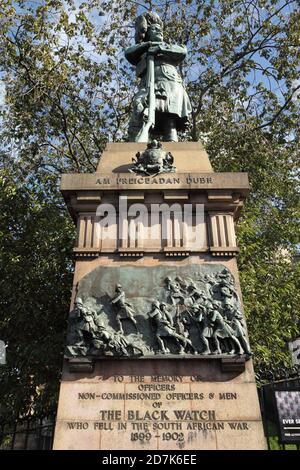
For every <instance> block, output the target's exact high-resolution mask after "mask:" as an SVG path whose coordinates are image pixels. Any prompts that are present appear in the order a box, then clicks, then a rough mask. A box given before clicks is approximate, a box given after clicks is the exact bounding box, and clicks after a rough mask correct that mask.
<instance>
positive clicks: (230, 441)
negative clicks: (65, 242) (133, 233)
mask: <svg viewBox="0 0 300 470" xmlns="http://www.w3.org/2000/svg"><path fill="white" fill-rule="evenodd" d="M163 147H164V149H165V150H166V151H168V152H171V153H172V155H173V156H174V165H175V166H176V167H177V172H176V173H174V174H173V173H169V174H161V175H158V177H162V178H163V180H161V181H160V180H157V181H154V180H153V178H152V177H141V176H136V175H133V174H131V173H129V167H130V165H131V159H132V157H134V156H135V154H136V153H137V152H138V151H143V150H144V149H145V144H138V143H114V144H108V145H107V148H106V150H105V151H104V153H103V155H102V157H101V160H100V162H99V165H98V168H97V171H96V173H94V174H85V175H63V178H62V185H61V189H62V192H63V195H64V197H65V200H66V202H67V205H68V208H69V211H70V213H71V215H72V217H73V219H74V221H76V222H77V219H80V218H83V220H84V221H85V222H84V223H82V224H81V223H80V222H79V224H78V225H79V236H81V238H80V240H81V245H80V247H78V248H79V252H78V254H77V255H78V256H79V255H80V256H82V257H81V258H77V261H76V265H75V272H74V280H73V292H72V302H71V309H73V307H74V301H75V299H76V297H77V296H78V292H79V291H80V292H81V293H84V289H83V290H81V289H82V286H83V285H85V287H86V288H87V289H91V292H94V293H95V292H96V291H98V290H99V286H98V285H97V282H98V281H99V279H98V280H97V279H96V278H97V276H96V277H95V278H94V277H93V274H92V272H101V271H103V275H104V278H105V273H106V272H107V268H108V267H110V268H114V270H115V271H114V272H115V273H117V274H116V276H115V277H113V278H110V277H109V276H108V278H107V280H106V284H105V283H104V284H105V286H106V291H107V293H108V294H109V295H113V292H114V285H112V284H113V283H114V282H115V281H116V282H118V279H119V275H120V273H121V272H122V270H123V267H126V268H130V269H129V270H128V269H127V270H126V271H128V272H129V271H130V272H131V273H134V272H135V273H136V274H137V273H139V276H138V277H139V279H138V280H137V282H136V285H135V286H132V287H130V289H135V290H136V291H137V292H138V294H139V295H141V294H142V295H143V296H144V297H145V298H148V297H149V298H152V297H153V296H155V295H156V294H157V288H156V287H155V283H152V284H151V282H147V283H145V282H144V279H143V277H144V274H143V273H144V272H145V271H146V272H147V270H148V271H149V272H150V271H151V272H152V268H159V269H158V271H157V272H159V271H160V270H161V269H162V268H163V271H172V270H173V271H177V270H179V271H182V273H185V274H186V273H188V272H189V270H190V268H191V266H192V265H196V268H195V269H196V270H197V269H200V270H201V269H203V268H204V270H208V271H211V272H213V271H215V270H216V269H218V268H217V266H218V265H219V264H222V265H223V266H225V267H226V268H227V269H229V270H230V272H231V273H232V275H233V276H234V278H235V286H236V289H237V291H238V295H239V298H240V301H241V302H242V296H241V292H240V286H239V276H238V269H237V264H236V260H235V258H234V254H235V253H234V250H231V251H230V252H227V253H225V251H224V250H223V248H224V246H223V245H224V239H225V241H226V240H227V239H228V243H227V245H228V248H230V249H231V248H235V249H236V247H232V246H231V245H232V244H234V240H235V238H234V235H235V234H234V224H233V220H234V221H235V222H236V221H237V219H238V217H239V213H240V210H241V207H242V205H243V200H244V198H245V196H246V195H247V192H248V189H249V183H248V178H247V174H245V173H214V172H213V169H212V167H211V165H210V162H209V159H208V156H207V153H206V152H205V150H204V149H203V147H202V146H201V144H199V143H192V142H189V143H187V142H182V143H171V142H168V143H163ZM168 178H170V179H168ZM122 195H124V196H125V195H126V196H127V197H128V201H132V202H140V203H146V204H148V205H151V204H152V203H161V202H168V201H169V202H170V203H172V204H173V203H174V202H175V203H176V202H180V201H181V202H182V203H196V204H204V206H205V211H206V220H207V221H208V222H206V226H205V229H206V231H207V238H206V242H205V243H206V245H207V247H206V248H205V250H206V252H200V251H199V252H198V253H193V252H188V253H187V254H186V256H185V257H181V258H180V257H179V256H178V257H177V258H174V257H173V258H171V259H170V258H168V257H166V254H165V253H162V252H159V249H160V248H161V247H160V246H158V244H156V245H155V247H156V248H157V252H156V253H154V252H153V251H152V252H147V250H146V248H147V246H146V243H144V241H143V242H142V244H143V249H145V251H143V250H141V249H140V248H139V250H140V252H141V253H140V255H139V257H135V258H129V257H127V258H126V257H124V256H123V255H124V253H125V255H126V250H125V252H124V250H123V252H122V247H123V246H121V245H120V251H119V252H117V250H118V247H116V243H117V244H119V240H117V231H116V237H115V240H113V241H111V240H109V241H108V242H109V243H110V245H109V244H108V245H105V246H102V247H101V250H100V248H99V247H98V246H97V249H96V248H95V247H94V246H93V243H94V241H93V243H92V240H95V238H94V235H93V232H92V227H93V217H94V215H95V212H96V209H97V206H98V204H99V203H100V202H101V203H111V204H113V205H114V207H117V204H118V200H119V196H122ZM220 217H221V219H220ZM225 219H226V220H225ZM229 219H230V220H229ZM80 220H81V219H80ZM220 222H221V223H222V222H224V224H225V225H226V230H227V231H225V225H224V227H222V226H221V225H220ZM209 225H211V226H213V225H214V228H217V231H216V230H213V227H209ZM223 228H224V230H223ZM83 240H84V241H83ZM229 242H230V243H229ZM97 243H98V241H97ZM214 243H215V244H216V246H215V245H214ZM222 244H223V245H222ZM177 245H178V246H177ZM179 245H180V243H178V240H175V242H174V247H173V248H177V249H178V251H180V248H183V247H180V246H179ZM219 245H222V246H219ZM229 245H230V246H229ZM125 248H126V247H125ZM129 248H130V247H129ZM148 248H149V247H148ZM95 249H96V251H97V253H94V254H93V253H92V256H93V257H94V259H91V258H88V255H89V251H91V250H95ZM126 249H127V250H128V247H127V248H126ZM209 249H210V250H211V252H209V251H208V250H209ZM213 249H214V250H215V251H214V252H213ZM105 250H107V251H105ZM222 250H223V251H222ZM133 251H134V250H133ZM154 251H155V250H154ZM85 255H86V256H85ZM213 255H217V256H218V258H217V259H216V258H215V257H214V256H213ZM139 268H140V269H139ZM193 269H194V268H193ZM154 271H155V270H153V272H154ZM136 274H132V275H133V278H134V279H136ZM130 276H131V274H130ZM130 276H129V277H130ZM100 277H101V276H100ZM150 277H151V276H150ZM86 280H89V281H88V282H86ZM81 281H83V282H81ZM151 286H152V287H151ZM130 289H129V290H130ZM128 298H129V297H128ZM130 301H131V300H130ZM109 320H110V321H111V322H114V321H115V318H110V319H109ZM79 393H81V394H83V395H80V396H81V398H79V395H78V394H79ZM109 393H110V394H119V395H109V397H108V396H107V395H104V394H109ZM93 394H94V395H95V396H94V395H93ZM123 394H125V395H123ZM126 394H127V395H126ZM133 394H136V397H135V398H133V397H134V395H133ZM137 394H140V395H139V397H138V395H137ZM141 394H148V395H147V396H146V395H141ZM210 394H213V395H210ZM220 394H225V395H221V397H222V398H220ZM96 395H98V396H96ZM93 396H94V398H93ZM175 411H176V412H177V414H176V413H175ZM178 412H180V413H179V414H178ZM106 413H110V414H109V415H108V414H106ZM160 413H161V414H160ZM84 427H85V428H86V429H83V428H84ZM54 448H55V449H95V450H96V449H103V450H108V449H120V450H122V449H124V450H125V449H134V450H135V449H149V450H150V449H151V450H156V449H168V450H169V449H176V450H184V449H187V450H188V449H191V450H197V449H199V450H200V449H263V448H265V440H264V436H263V428H262V424H261V421H260V413H259V404H258V398H257V391H256V385H255V378H254V371H253V364H252V360H251V359H250V360H249V361H247V362H246V363H245V370H244V371H243V372H241V369H240V368H236V370H234V369H233V368H227V367H226V368H225V367H223V369H222V368H221V367H220V360H217V359H215V358H213V357H212V358H210V359H209V360H201V359H200V358H197V357H196V358H195V357H194V358H193V360H190V359H176V360H171V359H170V360H169V359H167V358H164V359H160V358H155V359H151V358H149V359H143V360H140V359H135V358H132V359H130V360H127V359H126V358H125V359H124V358H122V360H112V359H109V358H106V359H105V360H103V361H101V360H98V361H96V363H95V366H94V368H93V370H90V369H88V368H86V369H85V370H84V371H82V373H80V372H73V371H72V370H70V369H69V366H68V363H67V362H66V361H65V363H64V367H63V377H62V384H61V393H60V401H59V409H58V415H57V426H56V432H55V441H54Z"/></svg>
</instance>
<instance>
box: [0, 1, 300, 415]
mask: <svg viewBox="0 0 300 470" xmlns="http://www.w3.org/2000/svg"><path fill="white" fill-rule="evenodd" d="M151 8H152V9H154V10H155V11H156V12H157V13H159V14H160V15H161V17H162V18H163V20H164V23H165V38H166V40H168V39H171V38H172V41H175V42H178V43H184V44H186V45H187V47H188V50H189V56H188V60H187V61H186V62H185V64H184V65H183V66H182V68H181V73H182V75H183V77H184V79H185V82H186V86H187V90H188V93H189V96H190V99H191V102H192V106H193V114H192V125H191V129H190V133H189V136H188V138H190V139H191V140H199V139H200V140H202V141H203V142H204V143H205V145H206V148H207V150H208V153H209V155H210V158H211V161H212V163H213V166H214V168H215V170H216V171H247V172H248V173H249V178H250V183H251V191H250V195H249V197H248V200H247V203H246V206H245V208H244V210H243V214H242V218H241V221H240V224H239V227H238V237H239V244H240V249H241V253H240V257H239V267H240V272H241V282H242V290H243V296H244V303H245V312H246V315H247V318H248V327H249V333H250V340H251V343H252V348H253V351H254V359H255V362H256V364H257V365H259V364H261V363H266V364H272V365H276V364H280V363H283V362H288V360H289V359H288V355H287V353H286V352H285V350H284V345H285V342H286V340H288V339H289V338H290V337H292V336H294V335H295V334H296V333H297V332H298V330H297V321H299V310H298V309H299V307H298V306H299V304H300V298H299V297H300V295H299V265H297V264H296V263H293V262H292V256H293V254H294V253H295V249H296V247H297V244H298V243H299V238H298V236H299V232H298V227H297V223H298V220H299V199H298V196H297V183H298V181H299V179H298V174H297V159H299V126H298V116H299V102H300V81H299V63H300V47H299V46H300V35H299V31H300V27H299V26H300V21H299V20H300V13H299V11H300V10H299V2H298V1H282V0H252V1H248V0H244V1H240V0H218V1H217V0H183V1H180V2H179V1H175V0H162V1H153V2H148V1H145V2H144V1H139V2H135V1H130V0H126V1H125V0H120V1H118V2H111V1H109V2H108V1H105V0H89V1H81V0H40V1H37V2H29V1H26V0H3V1H2V3H1V6H0V25H1V32H2V35H1V38H0V79H1V81H2V83H3V84H4V85H5V86H4V87H2V88H1V89H4V91H5V94H6V97H5V104H3V105H2V107H1V117H0V119H1V148H0V162H1V180H0V181H1V192H0V198H1V225H0V259H1V267H2V270H1V271H2V273H3V274H2V279H1V284H0V303H1V307H2V308H1V310H2V312H3V313H2V316H1V319H0V328H1V333H0V335H1V339H4V340H6V341H8V343H9V347H8V364H7V366H5V367H2V368H1V374H2V380H3V383H4V386H3V387H2V385H1V395H2V397H1V405H2V408H3V413H6V414H7V415H12V416H13V415H16V414H17V413H19V410H21V411H20V412H21V413H23V414H26V413H28V411H29V410H30V407H31V405H32V403H33V402H34V404H35V405H34V406H35V407H36V408H38V409H42V408H43V409H44V410H50V409H51V407H52V406H53V403H55V398H54V397H55V393H56V391H57V384H58V382H57V378H58V375H59V371H60V367H61V360H60V357H61V353H62V347H63V342H64V332H65V326H66V317H67V311H68V303H69V298H70V288H71V277H72V261H71V255H70V253H71V248H72V243H73V241H72V236H73V233H74V227H73V226H72V223H71V221H70V218H69V217H68V215H67V214H66V211H65V209H64V204H63V201H62V200H61V197H60V195H59V191H58V185H57V182H58V180H59V176H60V174H61V173H62V172H72V171H73V172H79V171H80V172H85V171H86V172H90V171H94V169H95V165H96V163H97V160H98V158H99V156H100V155H101V152H102V151H103V148H104V146H105V142H106V141H107V140H113V141H117V140H122V139H123V138H124V136H125V134H126V126H127V123H128V117H129V112H130V105H131V98H132V96H133V93H134V91H135V85H136V83H135V78H134V74H133V69H132V68H131V67H130V65H129V64H128V63H126V60H125V58H124V55H123V49H124V48H125V47H127V46H129V45H131V44H132V43H133V40H134V39H133V36H134V27H133V25H134V18H135V17H136V15H137V14H140V13H141V12H142V11H144V10H145V9H146V10H147V9H151ZM37 386H39V388H37ZM42 387H43V388H42ZM33 398H34V399H33ZM4 404H5V406H3V405H4Z"/></svg>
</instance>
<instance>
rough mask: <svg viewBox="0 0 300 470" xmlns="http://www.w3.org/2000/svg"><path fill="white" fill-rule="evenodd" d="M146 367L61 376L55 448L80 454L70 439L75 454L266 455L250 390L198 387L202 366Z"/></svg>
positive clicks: (244, 386) (114, 366)
mask: <svg viewBox="0 0 300 470" xmlns="http://www.w3.org/2000/svg"><path fill="white" fill-rule="evenodd" d="M132 362H136V364H135V365H134V367H133V366H132ZM145 364H147V366H146V367H145V368H144V367H143V365H142V364H141V362H138V361H124V362H123V363H122V364H118V363H114V362H113V361H111V362H110V363H109V362H106V363H102V364H101V363H99V368H98V371H99V372H101V375H92V374H90V375H89V376H83V375H82V376H79V377H78V379H77V380H74V378H75V376H74V375H67V374H64V378H65V381H64V382H63V383H62V386H61V395H60V404H59V410H58V423H57V429H56V438H55V444H54V447H55V448H56V449H70V448H79V447H74V442H73V439H74V436H76V441H77V439H78V438H79V439H80V444H78V446H80V448H81V449H83V448H89V449H103V450H104V449H120V450H125V449H149V450H150V449H151V450H155V449H177V450H180V449H181V450H188V449H194V450H196V449H198V450H202V449H262V448H264V437H263V431H262V426H261V422H260V415H259V406H258V398H257V391H256V386H255V383H251V382H249V383H241V382H239V380H241V378H242V379H243V378H245V377H241V376H238V377H235V378H232V379H231V380H229V381H227V382H216V381H211V382H208V381H207V380H206V381H203V380H202V378H203V376H204V375H205V374H204V372H205V371H204V367H203V362H201V361H200V360H199V363H198V365H197V367H194V366H193V363H191V362H189V363H188V362H187V363H186V364H185V367H184V368H183V367H179V368H177V371H176V368H175V366H176V365H175V366H174V367H171V368H170V367H169V364H171V362H170V361H167V360H166V361H164V360H161V361H158V362H155V361H153V360H152V361H151V360H149V361H146V362H145ZM179 364H180V362H179ZM181 365H182V363H181ZM197 371H198V375H196V372H197ZM242 376H243V374H242ZM227 378H228V377H227ZM123 394H125V395H123ZM86 423H87V424H86ZM83 427H87V429H85V430H84V429H82V428H83ZM77 433H78V434H77Z"/></svg>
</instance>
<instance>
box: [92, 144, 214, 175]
mask: <svg viewBox="0 0 300 470" xmlns="http://www.w3.org/2000/svg"><path fill="white" fill-rule="evenodd" d="M162 145H163V148H164V150H166V151H167V152H171V153H172V155H173V156H174V164H175V166H176V168H177V172H178V173H180V172H182V173H189V172H196V173H197V172H198V173H200V172H204V173H206V172H208V173H211V172H212V171H213V169H212V166H211V164H210V161H209V158H208V155H207V152H206V151H205V149H204V147H203V145H202V144H201V143H200V142H162ZM145 148H146V144H145V143H136V142H120V143H111V142H110V143H108V144H107V146H106V148H105V150H104V152H103V154H102V156H101V158H100V161H99V164H98V167H97V173H103V174H105V173H110V172H111V171H112V172H113V173H128V172H129V168H130V166H131V164H132V158H133V157H135V154H136V153H137V152H143V151H144V150H145Z"/></svg>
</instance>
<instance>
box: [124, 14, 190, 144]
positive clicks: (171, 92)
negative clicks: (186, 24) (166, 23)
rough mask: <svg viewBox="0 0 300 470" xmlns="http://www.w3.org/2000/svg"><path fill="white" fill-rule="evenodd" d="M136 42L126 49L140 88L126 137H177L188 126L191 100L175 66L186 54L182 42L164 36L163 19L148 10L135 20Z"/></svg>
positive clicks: (165, 138) (130, 139)
mask: <svg viewBox="0 0 300 470" xmlns="http://www.w3.org/2000/svg"><path fill="white" fill-rule="evenodd" d="M135 26H136V34H135V40H136V45H134V46H132V47H129V48H128V49H126V51H125V57H126V59H127V60H128V61H129V62H130V63H131V64H133V65H135V66H136V74H137V77H138V78H139V79H140V83H139V90H138V92H137V94H136V95H135V97H134V99H133V111H132V116H131V120H130V123H129V130H128V140H129V141H134V142H148V141H150V140H151V139H152V138H161V140H164V141H173V142H177V141H178V136H177V131H185V130H186V128H187V126H188V119H189V114H190V113H191V110H192V108H191V103H190V100H189V98H188V95H187V92H186V90H185V88H184V85H183V81H182V78H181V76H180V75H179V73H178V72H177V70H176V66H177V65H178V64H180V63H181V62H182V61H183V60H184V59H185V56H186V54H187V49H186V47H185V46H181V45H177V44H168V43H166V42H164V40H163V23H162V21H161V19H160V18H159V16H158V15H157V14H156V13H152V12H147V13H143V14H142V15H140V16H139V17H138V18H137V20H136V25H135Z"/></svg>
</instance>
